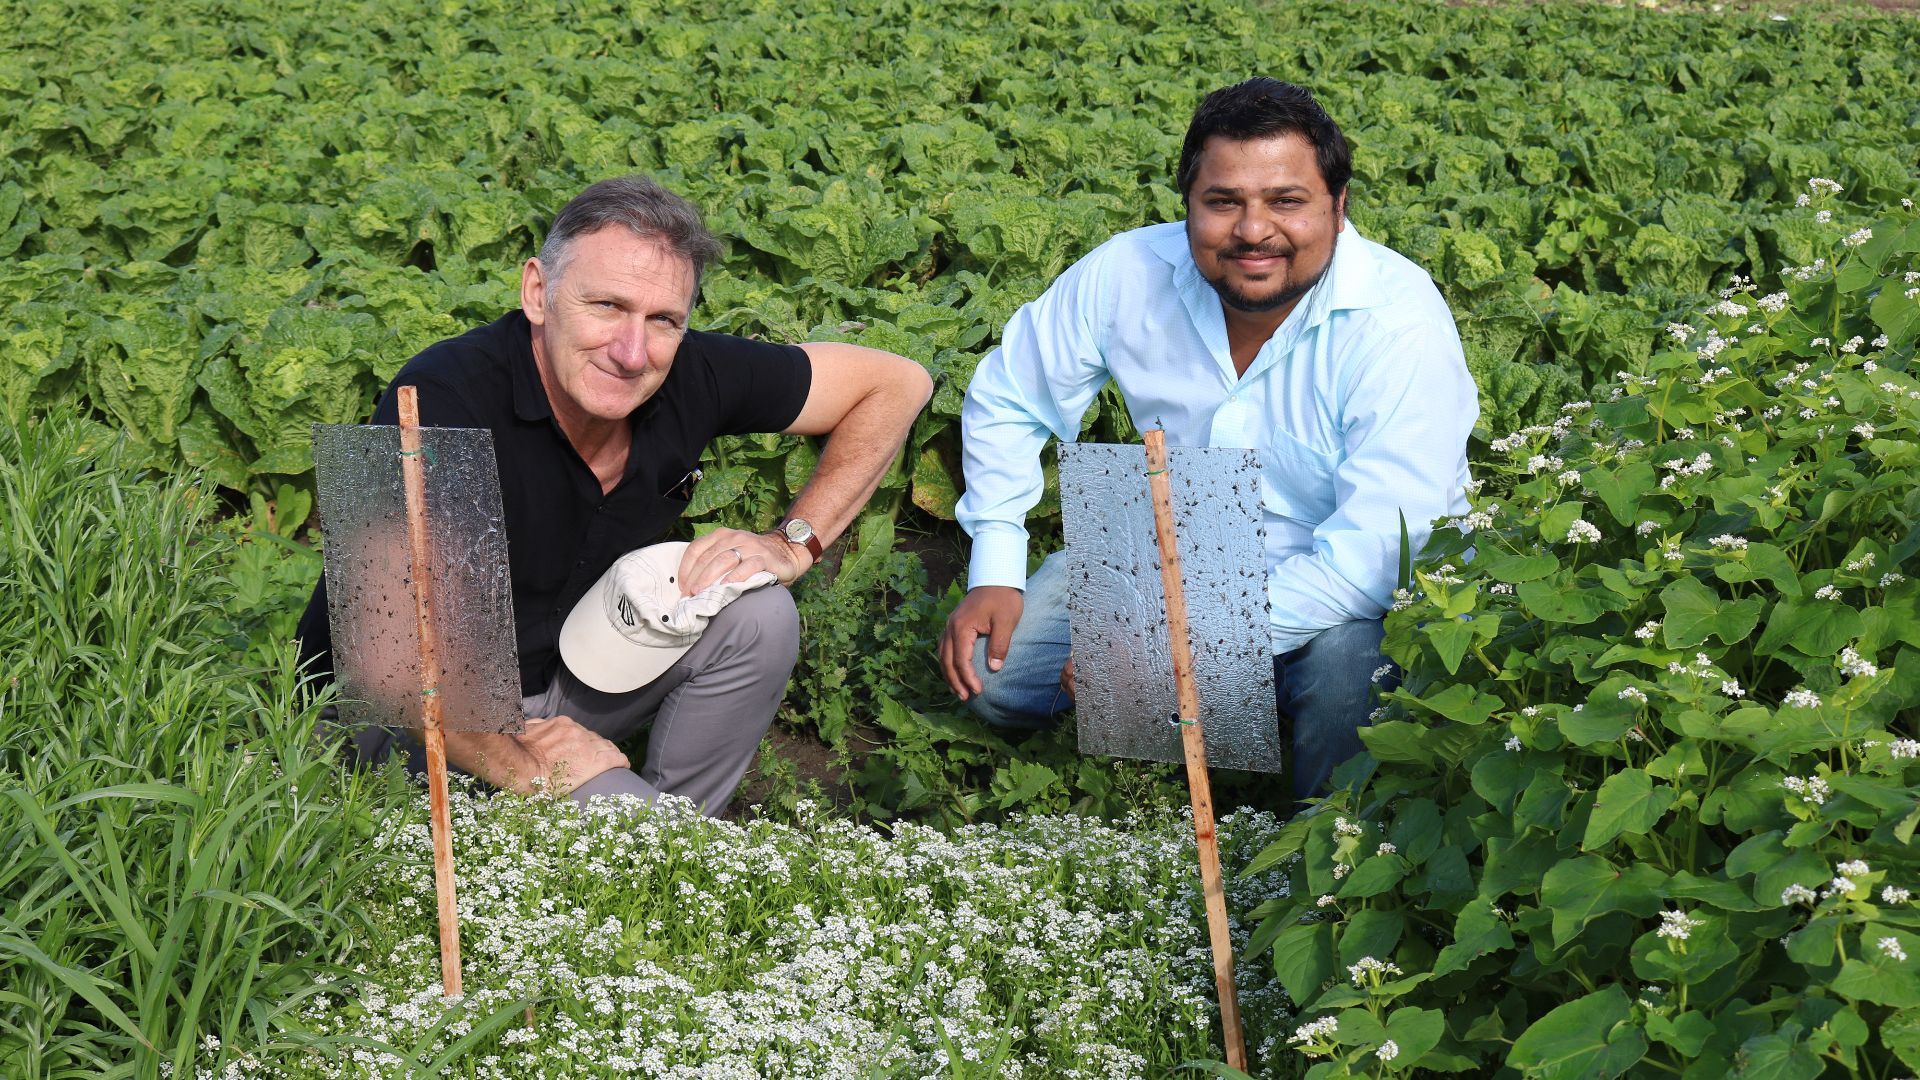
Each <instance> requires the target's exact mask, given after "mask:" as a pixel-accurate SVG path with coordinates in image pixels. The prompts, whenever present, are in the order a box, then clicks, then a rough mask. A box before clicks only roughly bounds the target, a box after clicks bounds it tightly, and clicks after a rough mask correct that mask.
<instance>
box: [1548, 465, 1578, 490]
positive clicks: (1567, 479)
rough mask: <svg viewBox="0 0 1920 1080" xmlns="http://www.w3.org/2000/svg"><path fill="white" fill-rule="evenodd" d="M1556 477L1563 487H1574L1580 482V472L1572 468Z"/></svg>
mask: <svg viewBox="0 0 1920 1080" xmlns="http://www.w3.org/2000/svg"><path fill="white" fill-rule="evenodd" d="M1554 479H1555V480H1558V481H1559V482H1560V486H1561V487H1572V486H1573V485H1575V484H1578V483H1579V482H1580V474H1579V473H1577V472H1575V471H1574V470H1572V469H1568V470H1567V471H1566V472H1563V473H1561V474H1560V475H1559V476H1556V477H1554Z"/></svg>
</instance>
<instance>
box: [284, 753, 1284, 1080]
mask: <svg viewBox="0 0 1920 1080" xmlns="http://www.w3.org/2000/svg"><path fill="white" fill-rule="evenodd" d="M452 806H453V819H454V849H455V852H456V853H457V858H458V863H457V866H458V871H459V883H458V889H459V901H460V911H461V925H462V931H463V932H462V945H463V950H464V959H465V963H464V965H463V966H464V970H465V980H466V987H465V989H466V995H465V997H464V999H462V1000H460V1001H457V1002H454V1003H448V1002H447V1001H445V1000H443V999H442V997H441V994H440V977H439V947H438V940H437V938H436V936H435V929H434V917H433V911H432V905H431V899H432V896H433V876H432V875H433V869H432V858H431V851H432V847H431V844H430V839H429V835H428V828H427V824H426V809H425V798H424V796H422V797H421V799H420V801H419V805H415V806H411V807H410V808H409V811H408V813H407V815H406V817H405V820H403V821H398V822H392V823H389V826H388V827H387V828H383V829H381V830H380V831H379V832H378V834H377V835H376V839H375V841H374V847H375V849H376V850H375V851H372V852H369V853H368V857H369V858H370V859H374V860H376V861H377V864H376V869H375V870H374V871H373V872H372V873H371V874H370V875H369V879H368V886H367V888H368V889H369V892H370V895H369V896H368V898H367V900H368V903H369V905H370V906H371V908H372V909H373V910H374V911H375V912H376V926H375V928H374V930H375V932H374V937H373V939H372V940H371V941H370V942H369V943H368V946H367V948H366V950H365V952H364V953H363V954H362V955H361V956H360V957H358V958H355V959H356V960H357V963H353V962H351V961H350V966H353V967H354V968H355V969H356V970H357V971H359V972H360V973H361V974H360V976H359V977H358V978H356V979H355V980H353V981H351V982H345V983H342V984H339V985H337V986H335V987H333V988H330V990H329V992H328V993H327V995H326V996H325V997H320V998H315V999H314V1000H313V1001H312V1002H311V1004H310V1005H309V1007H308V1008H307V1009H306V1011H305V1012H304V1013H303V1015H302V1018H301V1019H302V1022H303V1023H304V1024H305V1025H307V1026H309V1027H311V1028H312V1029H314V1030H315V1031H316V1032H318V1033H319V1034H321V1035H323V1036H325V1035H330V1036H335V1037H339V1038H342V1039H348V1040H355V1042H353V1043H346V1044H342V1045H344V1046H347V1047H348V1048H347V1049H343V1050H341V1051H340V1052H338V1053H331V1054H321V1053H319V1052H316V1051H306V1052H302V1051H287V1052H286V1053H287V1055H288V1056H287V1057H285V1058H284V1059H280V1060H269V1061H266V1062H262V1063H260V1067H259V1069H258V1070H257V1071H256V1072H254V1073H253V1075H256V1076H272V1077H327V1078H336V1077H337V1078H363V1077H365V1078H371V1077H389V1076H392V1077H398V1076H405V1075H408V1073H407V1070H406V1068H405V1066H404V1062H403V1060H402V1059H401V1058H400V1057H398V1056H396V1055H394V1054H390V1053H385V1052H383V1051H379V1050H375V1049H369V1047H372V1046H377V1045H385V1046H390V1047H399V1048H408V1049H409V1051H410V1052H412V1053H414V1054H416V1055H420V1056H421V1057H422V1060H432V1058H434V1057H436V1056H438V1055H439V1054H441V1053H443V1052H445V1051H446V1050H447V1049H448V1048H450V1047H451V1046H452V1045H453V1044H454V1042H455V1041H456V1040H458V1039H460V1038H461V1037H462V1036H464V1035H466V1034H467V1033H468V1032H471V1031H474V1030H477V1029H478V1028H479V1027H480V1026H481V1025H482V1024H483V1023H484V1022H485V1020H486V1018H488V1017H489V1016H493V1015H495V1014H501V1015H509V1014H510V1015H511V1016H512V1022H511V1023H508V1024H506V1025H505V1026H504V1027H500V1028H499V1029H498V1030H497V1031H495V1032H493V1033H491V1034H489V1035H488V1036H487V1037H485V1038H484V1039H482V1040H480V1041H479V1043H478V1045H477V1046H474V1047H472V1048H471V1049H470V1051H468V1052H465V1053H463V1054H462V1056H460V1057H459V1059H458V1064H459V1069H460V1073H459V1074H460V1075H463V1076H472V1077H476V1078H480V1080H507V1078H509V1077H524V1076H569V1077H591V1076H631V1077H647V1078H662V1080H664V1078H672V1080H695V1078H700V1080H710V1078H711V1080H730V1078H741V1080H746V1078H749V1077H774V1076H783V1077H815V1076H817V1077H828V1076H864V1075H869V1074H870V1070H871V1067H872V1065H873V1063H874V1062H876V1061H880V1060H885V1061H887V1062H888V1063H889V1064H890V1066H891V1067H892V1069H893V1071H892V1072H889V1073H888V1074H887V1075H894V1076H913V1077H920V1076H929V1077H932V1076H948V1075H954V1074H955V1070H956V1069H959V1070H962V1071H964V1072H965V1074H966V1075H994V1076H1001V1077H1009V1078H1015V1080H1019V1078H1037V1077H1080V1078H1087V1080H1092V1078H1094V1077H1100V1078H1106V1077H1138V1078H1145V1077H1148V1076H1159V1075H1164V1074H1165V1073H1166V1072H1167V1071H1168V1070H1169V1069H1170V1068H1171V1067H1172V1066H1173V1065H1175V1064H1177V1063H1178V1062H1179V1061H1180V1060H1183V1059H1185V1058H1191V1057H1217V1056H1219V1053H1220V1050H1219V1048H1218V1047H1217V1046H1212V1045H1210V1036H1209V1032H1208V1027H1209V1024H1210V1023H1211V1022H1212V1020H1213V1017H1214V1015H1215V1004H1214V996H1215V992H1214V986H1213V970H1212V959H1211V952H1210V950H1209V948H1208V939H1207V933H1206V922H1205V915H1204V908H1203V906H1202V901H1201V895H1200V884H1199V875H1198V871H1197V865H1196V863H1195V859H1194V850H1193V848H1194V840H1193V832H1192V822H1191V819H1190V818H1187V817H1184V816H1178V815H1171V814H1167V815H1162V816H1159V817H1155V818H1152V819H1140V820H1134V821H1129V822H1126V823H1123V824H1122V825H1113V824H1109V823H1104V822H1101V821H1097V820H1093V819H1086V818H1076V817H1018V818H1015V819H1014V820H1012V821H1010V822H1009V823H1007V824H1006V825H1004V826H984V825H983V826H969V827H966V828H962V829H960V830H958V831H956V832H954V833H951V834H945V833H941V832H939V831H936V830H934V829H931V828H927V827H923V826H919V825H914V824H910V823H901V824H897V825H895V826H893V827H892V829H891V830H890V832H887V833H883V832H881V831H878V830H876V829H873V828H870V827H867V826H863V825H859V824H855V823H852V822H848V821H845V820H840V819H834V818H829V817H827V816H825V815H823V814H820V813H817V812H814V811H812V810H811V809H809V808H805V807H803V809H802V812H801V815H800V819H799V821H798V822H797V823H796V824H794V825H783V824H777V823H774V822H770V821H753V822H748V823H742V824H736V823H730V822H724V821H712V820H709V819H706V818H703V817H700V816H699V815H698V814H696V813H695V812H694V811H693V809H692V808H691V806H690V805H688V804H687V803H685V802H684V801H683V800H675V799H668V800H664V801H663V804H662V806H660V807H659V808H658V809H654V810H649V809H647V808H645V807H643V806H640V805H638V804H628V803H599V804H596V805H595V807H594V808H593V809H591V810H586V811H583V810H581V809H579V808H577V807H575V806H574V805H573V804H572V803H571V802H568V801H564V800H553V799H532V800H527V799H520V798H515V797H510V796H499V797H486V796H476V795H473V794H471V793H468V792H466V791H464V790H459V789H457V790H456V793H455V797H454V799H453V802H452ZM1277 830H1278V822H1276V821H1275V820H1274V819H1273V817H1272V816H1271V815H1266V814H1262V813H1257V812H1251V811H1243V812H1241V813H1239V814H1235V815H1229V816H1227V817H1224V818H1222V819H1221V821H1220V822H1219V835H1220V839H1221V849H1222V854H1223V862H1224V863H1225V864H1226V865H1225V866H1224V869H1225V877H1226V884H1227V890H1228V909H1229V911H1231V912H1239V913H1244V912H1247V911H1251V910H1252V909H1253V908H1254V907H1255V906H1257V905H1258V904H1259V903H1260V902H1262V901H1263V900H1265V899H1268V898H1271V897H1273V896H1276V895H1284V893H1285V891H1286V884H1285V876H1284V873H1283V872H1282V871H1279V870H1276V871H1273V872H1269V873H1265V874H1260V875H1254V876H1252V877H1246V876H1243V875H1240V874H1238V873H1237V872H1236V867H1237V865H1241V864H1244V862H1245V861H1246V860H1247V859H1249V858H1251V857H1252V856H1253V855H1254V854H1256V853H1257V852H1258V851H1259V850H1260V849H1261V848H1262V847H1264V846H1266V844H1267V842H1269V841H1270V840H1271V839H1272V838H1273V835H1274V834H1275V833H1276V832H1277ZM420 897H425V898H426V900H427V903H425V904H421V903H419V902H418V898H420ZM405 900H415V901H416V902H415V903H413V904H407V903H404V902H403V901H405ZM1252 929H1253V922H1252V921H1251V920H1246V921H1244V922H1241V923H1238V924H1236V925H1235V926H1234V927H1233V934H1234V939H1235V947H1236V949H1240V948H1244V947H1245V943H1246V935H1247V934H1248V933H1250V932H1251V931H1252ZM1236 971H1237V972H1239V974H1240V982H1241V987H1240V1002H1241V1009H1242V1015H1243V1017H1244V1018H1245V1022H1246V1026H1247V1029H1248V1034H1249V1037H1250V1041H1253V1042H1255V1044H1256V1045H1257V1044H1258V1043H1259V1040H1260V1039H1262V1038H1268V1037H1273V1036H1278V1035H1280V1034H1281V1033H1283V1032H1285V1031H1286V1030H1288V1028H1287V1026H1285V1025H1288V1024H1290V1023H1291V1022H1292V1017H1291V1015H1290V1014H1289V1013H1288V1012H1287V1011H1286V1008H1285V1006H1286V1002H1285V999H1284V995H1283V993H1282V992H1281V991H1280V990H1279V989H1278V988H1277V984H1275V983H1274V982H1273V980H1272V979H1271V978H1270V976H1269V974H1268V973H1265V972H1263V970H1262V965H1259V964H1240V965H1236ZM527 1001H531V1002H533V1003H534V1011H535V1017H536V1020H535V1023H534V1024H533V1025H532V1026H531V1027H529V1026H527V1025H526V1023H525V1022H524V1021H523V1020H521V1019H520V1012H521V1007H522V1004H523V1003H524V1002H527ZM1169 1054H1172V1055H1174V1056H1173V1057H1171V1058H1169V1057H1167V1055H1169Z"/></svg>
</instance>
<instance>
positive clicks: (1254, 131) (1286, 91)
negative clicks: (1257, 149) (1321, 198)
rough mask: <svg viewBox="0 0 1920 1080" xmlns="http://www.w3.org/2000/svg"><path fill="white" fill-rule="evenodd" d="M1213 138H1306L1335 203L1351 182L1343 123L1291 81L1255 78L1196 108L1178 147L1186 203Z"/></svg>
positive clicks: (1222, 91)
mask: <svg viewBox="0 0 1920 1080" xmlns="http://www.w3.org/2000/svg"><path fill="white" fill-rule="evenodd" d="M1215 135H1224V136H1226V137H1227V138H1229V139H1263V138H1266V137H1268V136H1271V135H1300V136H1303V137H1304V138H1305V139H1306V140H1307V141H1308V142H1309V143H1312V144H1313V149H1314V155H1315V156H1316V157H1317V158H1318V159H1319V164H1320V179H1322V180H1324V181H1326V184H1327V192H1328V193H1329V194H1331V195H1332V196H1333V197H1334V198H1335V199H1338V198H1339V197H1340V193H1341V192H1343V191H1345V190H1346V188H1347V181H1348V180H1350V179H1352V178H1353V151H1352V150H1351V149H1349V148H1348V146H1347V137H1346V136H1345V135H1342V134H1340V125H1338V124H1336V123H1334V122H1333V117H1331V116H1328V115H1327V111H1326V110H1325V109H1322V108H1321V107H1320V103H1319V102H1317V101H1315V100H1313V95H1312V94H1311V93H1309V92H1308V91H1307V90H1305V89H1303V88H1301V87H1298V86H1295V85H1293V84H1292V83H1287V82H1281V81H1280V80H1279V79H1269V78H1266V77H1264V76H1256V77H1255V78H1251V79H1248V80H1247V81H1246V82H1243V83H1236V84H1235V85H1233V86H1225V87H1221V88H1220V89H1218V90H1215V91H1214V92H1213V93H1211V94H1208V95H1207V96H1206V100H1204V101H1202V102H1201V103H1200V107H1199V108H1197V109H1195V110H1193V122H1192V123H1190V124H1188V125H1187V141H1186V142H1185V143H1184V144H1183V145H1182V146H1181V147H1180V171H1179V173H1177V174H1176V175H1175V180H1176V182H1177V183H1178V184H1179V185H1180V201H1181V202H1183V203H1184V202H1185V201H1186V199H1187V189H1188V188H1189V187H1191V186H1192V184H1193V174H1194V173H1195V172H1198V171H1199V168H1200V148H1201V147H1203V146H1205V145H1206V144H1207V140H1208V139H1209V138H1211V137H1213V136H1215Z"/></svg>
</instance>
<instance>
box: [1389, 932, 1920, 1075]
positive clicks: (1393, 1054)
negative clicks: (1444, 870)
mask: <svg viewBox="0 0 1920 1080" xmlns="http://www.w3.org/2000/svg"><path fill="white" fill-rule="evenodd" d="M1892 940H1893V939H1892V938H1884V939H1882V941H1881V947H1882V948H1884V947H1885V945H1886V942H1889V941H1892ZM1906 958H1907V954H1905V953H1901V954H1900V955H1899V956H1898V957H1896V959H1899V960H1905V959H1906ZM1373 1054H1374V1056H1375V1057H1377V1058H1379V1059H1380V1060H1381V1061H1392V1060H1393V1059H1394V1058H1397V1057H1399V1056H1400V1044H1399V1043H1397V1042H1394V1041H1393V1040H1392V1039H1388V1040H1387V1041H1386V1042H1383V1043H1381V1044H1380V1049H1378V1050H1375V1051H1374V1052H1373Z"/></svg>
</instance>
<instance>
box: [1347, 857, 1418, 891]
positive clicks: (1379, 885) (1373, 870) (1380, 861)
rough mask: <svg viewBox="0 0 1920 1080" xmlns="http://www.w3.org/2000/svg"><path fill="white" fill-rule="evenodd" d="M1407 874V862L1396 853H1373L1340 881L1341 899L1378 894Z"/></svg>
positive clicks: (1397, 882) (1391, 886)
mask: <svg viewBox="0 0 1920 1080" xmlns="http://www.w3.org/2000/svg"><path fill="white" fill-rule="evenodd" d="M1406 876H1407V863H1406V860H1405V859H1402V858H1401V857H1400V856H1398V855H1375V856H1373V857H1371V858H1369V859H1367V860H1366V861H1365V862H1362V863H1361V864H1360V866H1359V867H1358V868H1357V869H1355V870H1354V872H1353V873H1352V874H1349V875H1348V876H1347V880H1345V881H1343V882H1341V883H1340V897H1341V899H1343V900H1345V899H1357V898H1361V897H1368V896H1378V895H1380V894H1381V893H1383V892H1386V891H1387V890H1388V889H1391V888H1393V887H1394V886H1395V885H1398V884H1399V883H1400V880H1401V879H1402V878H1404V877H1406Z"/></svg>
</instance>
